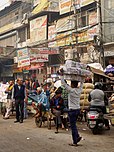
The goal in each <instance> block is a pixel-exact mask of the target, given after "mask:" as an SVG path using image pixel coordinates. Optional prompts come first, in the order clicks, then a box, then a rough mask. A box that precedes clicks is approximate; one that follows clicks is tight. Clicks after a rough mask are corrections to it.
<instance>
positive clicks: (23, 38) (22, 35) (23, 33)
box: [18, 28, 26, 43]
mask: <svg viewBox="0 0 114 152" xmlns="http://www.w3.org/2000/svg"><path fill="white" fill-rule="evenodd" d="M18 36H19V38H20V43H21V42H24V41H26V29H25V28H23V29H20V30H19V31H18Z"/></svg>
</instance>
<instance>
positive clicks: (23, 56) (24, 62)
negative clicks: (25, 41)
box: [17, 48, 30, 67]
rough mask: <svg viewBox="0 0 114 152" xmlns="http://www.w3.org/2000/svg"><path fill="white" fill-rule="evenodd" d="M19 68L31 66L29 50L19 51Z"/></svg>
mask: <svg viewBox="0 0 114 152" xmlns="http://www.w3.org/2000/svg"><path fill="white" fill-rule="evenodd" d="M17 58H18V67H24V66H28V65H30V55H29V49H28V48H23V49H19V50H17Z"/></svg>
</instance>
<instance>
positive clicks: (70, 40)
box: [57, 32, 76, 47]
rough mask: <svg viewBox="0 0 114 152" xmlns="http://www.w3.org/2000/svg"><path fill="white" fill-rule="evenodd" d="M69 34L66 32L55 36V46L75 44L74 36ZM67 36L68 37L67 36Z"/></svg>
mask: <svg viewBox="0 0 114 152" xmlns="http://www.w3.org/2000/svg"><path fill="white" fill-rule="evenodd" d="M70 34H71V32H66V33H62V34H58V35H57V46H58V47H59V46H65V45H71V44H75V43H76V37H75V36H74V35H72V34H71V35H70ZM67 35H68V36H67Z"/></svg>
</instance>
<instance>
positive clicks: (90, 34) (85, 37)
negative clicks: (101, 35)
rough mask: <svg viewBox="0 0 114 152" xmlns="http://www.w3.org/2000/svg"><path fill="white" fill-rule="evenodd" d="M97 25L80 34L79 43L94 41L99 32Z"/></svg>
mask: <svg viewBox="0 0 114 152" xmlns="http://www.w3.org/2000/svg"><path fill="white" fill-rule="evenodd" d="M97 27H98V26H95V27H92V28H90V29H89V30H88V31H85V32H83V33H80V34H78V43H81V42H87V41H92V40H93V38H94V35H95V34H97Z"/></svg>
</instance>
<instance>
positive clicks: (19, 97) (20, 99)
mask: <svg viewBox="0 0 114 152" xmlns="http://www.w3.org/2000/svg"><path fill="white" fill-rule="evenodd" d="M25 91H26V90H25V86H24V85H23V81H22V79H20V78H18V79H17V84H15V85H14V88H13V99H15V106H16V121H14V123H17V122H20V123H23V117H24V99H25Z"/></svg>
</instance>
